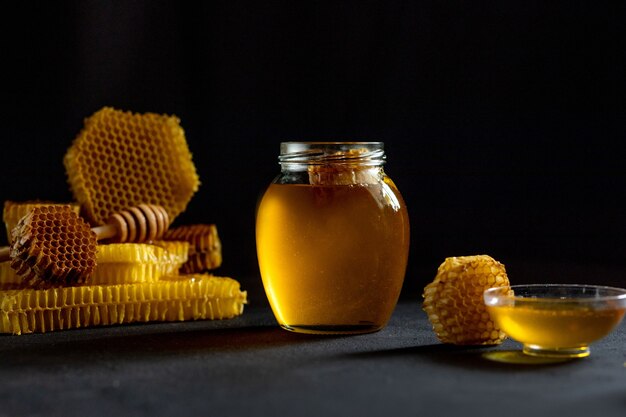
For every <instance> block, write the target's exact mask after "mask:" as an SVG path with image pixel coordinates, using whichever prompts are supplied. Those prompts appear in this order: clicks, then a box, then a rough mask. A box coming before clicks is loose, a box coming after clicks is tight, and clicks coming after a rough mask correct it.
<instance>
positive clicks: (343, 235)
mask: <svg viewBox="0 0 626 417" xmlns="http://www.w3.org/2000/svg"><path fill="white" fill-rule="evenodd" d="M279 160H280V162H281V173H280V175H278V176H277V177H276V178H275V179H274V181H273V182H272V183H271V184H270V185H269V187H268V188H267V190H266V191H265V193H264V194H263V196H262V198H261V200H260V202H259V206H258V209H257V217H256V243H257V257H258V261H259V269H260V272H261V278H262V280H263V285H264V288H265V292H266V295H267V297H268V299H269V302H270V305H271V307H272V310H273V312H274V315H275V317H276V319H277V321H278V323H279V324H280V326H281V327H283V328H285V329H287V330H292V331H297V332H304V333H365V332H372V331H377V330H379V329H381V328H382V327H384V326H385V325H386V324H387V322H388V321H389V318H390V317H391V314H392V312H393V310H394V308H395V305H396V303H397V301H398V297H399V295H400V291H401V289H402V283H403V281H404V274H405V271H406V265H407V259H408V252H409V218H408V213H407V209H406V206H405V203H404V201H403V199H402V196H401V195H400V192H399V191H398V189H397V188H396V186H395V184H394V183H393V181H392V180H391V179H390V178H389V177H388V176H387V175H386V174H385V172H384V170H383V163H384V161H385V155H384V151H383V144H382V143H381V142H285V143H283V144H281V156H280V157H279Z"/></svg>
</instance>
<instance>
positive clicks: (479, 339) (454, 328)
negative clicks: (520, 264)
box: [423, 255, 510, 345]
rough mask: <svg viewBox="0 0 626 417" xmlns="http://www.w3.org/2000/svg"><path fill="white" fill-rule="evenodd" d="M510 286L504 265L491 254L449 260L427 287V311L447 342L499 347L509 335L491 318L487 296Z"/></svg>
mask: <svg viewBox="0 0 626 417" xmlns="http://www.w3.org/2000/svg"><path fill="white" fill-rule="evenodd" d="M509 286H510V284H509V278H508V276H507V274H506V269H505V267H504V265H503V264H501V263H500V262H498V261H496V260H495V259H493V258H492V257H490V256H488V255H474V256H458V257H450V258H446V259H445V260H444V262H443V263H442V264H441V265H440V266H439V268H438V270H437V275H436V277H435V279H434V281H433V282H431V283H430V284H428V285H427V286H426V287H425V288H424V302H423V309H424V311H426V313H427V315H428V319H429V320H430V322H431V324H432V326H433V330H434V331H435V334H436V335H437V337H438V339H439V340H440V341H441V342H443V343H449V344H455V345H496V344H499V343H501V342H502V341H503V340H504V339H505V338H506V335H505V334H504V333H503V332H502V331H501V330H500V329H499V328H498V326H497V325H496V324H495V322H494V321H493V320H492V319H491V317H490V316H489V313H488V312H487V308H486V307H485V303H484V301H483V293H484V292H485V290H487V289H488V288H492V287H509Z"/></svg>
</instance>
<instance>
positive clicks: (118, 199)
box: [63, 107, 200, 225]
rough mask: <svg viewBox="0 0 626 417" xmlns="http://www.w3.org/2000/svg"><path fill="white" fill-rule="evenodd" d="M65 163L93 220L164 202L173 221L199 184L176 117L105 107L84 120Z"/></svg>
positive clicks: (73, 186)
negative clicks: (131, 207)
mask: <svg viewBox="0 0 626 417" xmlns="http://www.w3.org/2000/svg"><path fill="white" fill-rule="evenodd" d="M63 162H64V165H65V170H66V173H67V178H68V182H69V185H70V189H71V191H72V193H73V194H74V197H75V199H76V200H77V201H78V202H79V203H80V204H81V206H82V208H83V209H84V212H85V216H86V217H87V218H88V219H89V220H90V222H91V223H92V224H93V225H103V224H105V223H106V221H107V219H108V218H109V216H111V214H113V213H115V212H118V211H120V210H123V209H126V208H127V207H130V206H135V205H138V204H158V205H161V206H163V207H164V208H165V209H166V210H167V211H168V213H169V215H170V220H171V221H173V220H174V219H175V218H176V216H178V215H179V214H180V213H181V212H183V211H184V210H185V208H186V206H187V204H188V203H189V201H190V200H191V197H192V196H193V195H194V193H195V192H196V191H197V190H198V187H199V185H200V181H199V178H198V175H197V173H196V168H195V166H194V164H193V161H192V156H191V153H190V151H189V147H188V145H187V141H186V138H185V132H184V130H183V128H182V127H181V126H180V120H179V119H178V118H177V117H175V116H168V115H159V114H155V113H145V114H138V113H132V112H127V111H126V112H125V111H121V110H116V109H114V108H111V107H104V108H102V109H101V110H99V111H97V112H96V113H94V114H93V115H91V116H90V117H88V118H87V119H86V120H85V123H84V127H83V129H82V130H81V131H80V132H79V134H78V135H77V137H76V138H75V139H74V141H73V143H72V145H71V146H70V147H69V149H68V150H67V152H66V154H65V157H64V159H63Z"/></svg>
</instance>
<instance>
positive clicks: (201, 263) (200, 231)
mask: <svg viewBox="0 0 626 417" xmlns="http://www.w3.org/2000/svg"><path fill="white" fill-rule="evenodd" d="M163 238H164V239H165V241H163V242H155V243H156V244H157V245H165V246H166V247H167V246H169V243H168V241H183V242H189V256H188V260H187V262H185V263H184V264H183V265H182V267H181V272H182V273H185V274H193V273H197V272H205V271H209V270H212V269H215V268H217V267H219V266H220V265H221V264H222V243H221V241H220V238H219V236H218V234H217V227H216V226H215V225H214V224H191V225H183V226H178V227H175V228H171V229H169V230H168V231H167V232H165V235H164V236H163Z"/></svg>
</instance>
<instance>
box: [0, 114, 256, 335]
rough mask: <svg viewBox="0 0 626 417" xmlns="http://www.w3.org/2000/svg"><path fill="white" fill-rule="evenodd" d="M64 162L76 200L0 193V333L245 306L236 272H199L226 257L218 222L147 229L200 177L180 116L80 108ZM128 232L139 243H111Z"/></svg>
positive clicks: (164, 219)
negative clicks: (0, 225)
mask: <svg viewBox="0 0 626 417" xmlns="http://www.w3.org/2000/svg"><path fill="white" fill-rule="evenodd" d="M64 164H65V167H66V173H67V177H68V182H69V185H70V189H71V191H72V192H73V194H74V198H75V199H76V201H77V204H74V205H61V204H53V203H50V204H48V203H45V204H40V203H39V202H26V203H14V202H6V203H5V209H4V212H3V217H4V221H5V224H6V225H7V231H10V233H9V234H10V237H9V241H10V242H11V246H10V248H0V259H10V261H8V262H2V263H0V333H12V334H22V333H32V332H46V331H52V330H60V329H71V328H79V327H86V326H98V325H113V324H122V323H130V322H149V321H175V320H176V321H179V320H197V319H224V318H231V317H234V316H236V315H239V314H241V313H242V312H243V306H244V304H245V303H246V300H247V294H246V292H245V291H241V289H240V286H239V283H238V282H237V281H236V280H234V279H232V278H229V277H217V276H214V275H211V274H207V273H204V272H206V271H208V270H211V269H214V268H216V267H218V266H219V265H220V264H221V261H222V258H221V242H220V240H219V237H218V235H217V229H216V227H215V225H191V226H189V227H183V226H181V227H180V228H179V230H178V231H173V234H171V235H170V236H169V237H168V238H167V240H161V241H159V242H152V241H151V240H153V239H165V237H163V236H162V232H163V230H165V229H167V228H168V227H169V225H170V223H171V221H173V219H174V218H175V217H176V216H177V215H179V214H180V213H181V212H182V211H184V210H185V208H186V206H187V204H188V203H189V201H190V199H191V197H192V196H193V194H194V193H195V192H196V191H197V189H198V186H199V179H198V176H197V174H196V171H195V167H194V165H193V163H192V161H191V154H190V152H189V149H188V147H187V143H186V141H185V136H184V132H183V130H182V128H181V127H180V125H179V120H178V119H177V118H176V117H174V116H166V115H157V114H152V113H147V114H143V115H141V114H133V113H131V112H123V111H119V110H115V109H112V108H108V107H105V108H103V109H101V110H100V111H98V112H96V113H95V114H93V115H92V116H91V117H89V118H87V119H86V120H85V125H84V128H83V129H82V130H81V132H80V133H79V134H78V136H77V137H76V138H75V140H74V141H73V143H72V145H71V146H70V148H69V149H68V151H67V153H66V154H65V158H64ZM158 206H161V207H162V208H161V207H158ZM79 208H80V215H79V214H78V213H79ZM162 210H165V211H166V212H163V211H162ZM81 216H84V218H83V217H81ZM18 219H19V220H18ZM111 220H115V221H113V222H111ZM92 226H93V228H92ZM159 230H160V231H159ZM135 234H136V235H137V236H136V237H137V239H134V237H135ZM127 235H128V236H127ZM99 239H101V240H102V242H106V243H102V242H101V243H100V244H98V243H97V240H99ZM127 241H142V242H143V241H146V243H112V242H127ZM9 265H10V268H9ZM184 265H187V266H184ZM191 272H197V273H195V274H191ZM200 272H203V273H200Z"/></svg>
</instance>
